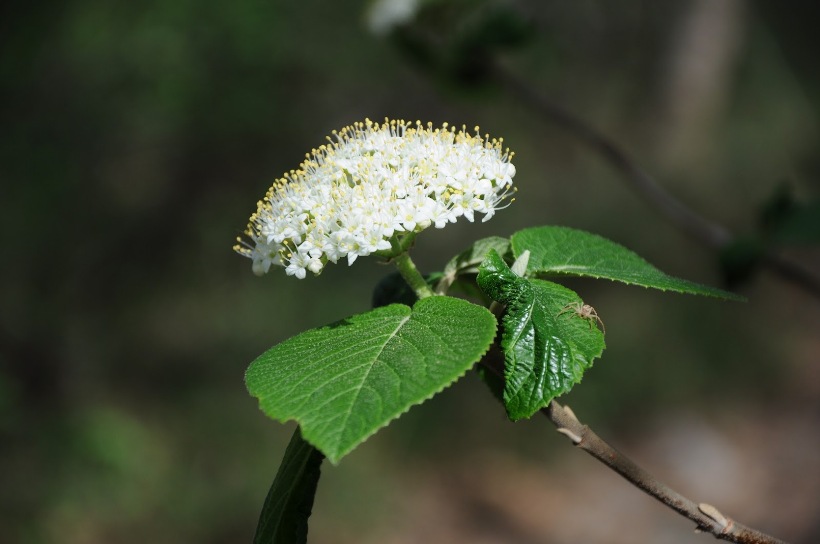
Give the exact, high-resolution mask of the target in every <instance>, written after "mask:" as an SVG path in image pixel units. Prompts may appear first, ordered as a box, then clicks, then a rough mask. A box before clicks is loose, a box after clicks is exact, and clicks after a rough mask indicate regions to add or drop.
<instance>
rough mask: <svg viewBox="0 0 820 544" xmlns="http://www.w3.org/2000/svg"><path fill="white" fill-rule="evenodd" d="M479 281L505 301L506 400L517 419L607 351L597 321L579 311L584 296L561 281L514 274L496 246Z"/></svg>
mask: <svg viewBox="0 0 820 544" xmlns="http://www.w3.org/2000/svg"><path fill="white" fill-rule="evenodd" d="M478 284H479V286H480V287H481V288H482V290H484V292H486V293H487V294H488V295H489V296H490V297H492V298H493V299H495V300H497V301H498V302H501V303H503V304H506V305H507V309H506V313H505V314H504V318H503V320H502V332H501V349H502V350H503V351H504V394H503V398H504V404H505V406H506V408H507V414H508V415H509V417H510V419H512V420H513V421H516V420H519V419H522V418H525V417H530V416H532V415H533V414H534V413H535V412H537V411H538V410H540V409H541V408H543V407H545V406H546V405H547V404H549V402H550V401H551V400H552V399H553V398H555V397H557V396H559V395H562V394H564V393H567V392H568V391H569V390H570V389H572V387H573V386H574V385H575V384H577V383H578V382H580V381H581V378H582V377H583V375H584V372H585V371H586V370H587V369H588V368H590V367H591V366H592V362H593V360H594V359H595V358H596V357H599V356H600V355H601V353H602V352H603V350H604V339H603V334H601V331H600V330H598V327H597V324H596V323H595V322H593V321H589V320H587V319H584V318H582V317H580V316H579V315H577V314H576V312H575V308H576V307H578V308H580V307H581V306H580V305H581V304H582V301H581V299H580V298H579V297H578V295H577V294H575V292H574V291H571V290H570V289H567V288H565V287H562V286H560V285H558V284H555V283H552V282H548V281H542V280H532V279H527V278H521V277H519V276H517V275H515V274H514V273H513V272H512V270H510V268H509V267H508V266H507V264H506V263H505V262H504V260H503V259H501V257H500V256H499V255H498V253H496V252H495V251H491V252H490V253H489V255H488V256H487V259H486V260H485V261H484V263H483V264H482V265H481V269H480V271H479V274H478Z"/></svg>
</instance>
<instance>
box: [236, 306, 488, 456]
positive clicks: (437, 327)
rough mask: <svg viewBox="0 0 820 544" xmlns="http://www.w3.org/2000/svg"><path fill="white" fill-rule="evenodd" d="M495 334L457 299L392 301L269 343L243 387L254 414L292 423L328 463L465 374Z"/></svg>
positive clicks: (479, 310) (483, 313)
mask: <svg viewBox="0 0 820 544" xmlns="http://www.w3.org/2000/svg"><path fill="white" fill-rule="evenodd" d="M495 330H496V322H495V318H494V317H493V315H492V314H491V313H490V312H489V311H488V310H487V309H486V308H483V307H481V306H477V305H475V304H472V303H470V302H467V301H465V300H461V299H456V298H451V297H444V296H434V297H428V298H425V299H423V300H420V301H419V302H417V303H416V304H415V305H414V306H413V308H412V309H411V308H410V307H408V306H405V305H402V304H391V305H389V306H385V307H382V308H377V309H375V310H371V311H369V312H366V313H363V314H358V315H354V316H352V317H350V318H348V319H345V320H342V321H339V322H337V323H334V324H332V325H328V326H326V327H322V328H319V329H313V330H310V331H306V332H304V333H302V334H299V335H297V336H294V337H293V338H290V339H289V340H286V341H285V342H282V343H281V344H279V345H277V346H274V347H273V348H271V349H270V350H268V351H267V352H266V353H264V354H263V355H261V356H260V357H259V358H258V359H256V360H255V361H254V362H253V363H251V366H250V367H249V368H248V371H247V374H246V376H245V382H246V384H247V386H248V390H249V391H250V393H251V394H252V395H253V396H255V397H257V398H258V399H259V405H260V408H261V409H262V411H264V412H265V413H266V414H267V415H268V416H270V417H272V418H274V419H277V420H280V421H287V420H291V419H294V420H296V421H297V422H299V425H300V427H301V429H302V435H303V437H304V438H305V440H307V441H308V442H310V443H311V444H313V445H314V446H316V448H318V449H319V450H320V451H321V452H322V453H324V454H325V455H326V456H327V458H328V459H330V461H331V462H333V463H337V462H338V461H339V459H341V458H342V457H343V456H344V455H346V454H347V453H349V452H350V451H351V450H352V449H353V448H355V447H356V446H357V445H358V444H360V443H361V442H363V441H364V440H365V439H367V438H368V437H369V436H370V435H372V434H373V433H375V432H376V431H377V430H378V429H380V428H381V427H384V426H385V425H387V424H388V423H389V422H390V421H391V420H392V419H394V418H396V417H398V416H399V415H401V414H402V413H404V412H405V411H407V410H408V409H409V408H410V407H411V406H413V405H414V404H418V403H421V402H422V401H424V400H426V399H428V398H430V397H431V396H433V395H434V394H435V393H438V392H439V391H441V390H442V389H444V388H445V387H447V386H448V385H450V384H451V383H453V382H454V381H455V380H457V379H458V378H459V377H461V376H462V375H464V373H465V372H466V371H467V370H468V369H469V368H470V367H471V366H472V365H473V364H474V363H475V362H477V361H478V360H479V359H480V358H481V356H482V355H484V353H485V352H486V351H487V349H488V348H489V346H490V344H491V343H492V341H493V338H494V336H495Z"/></svg>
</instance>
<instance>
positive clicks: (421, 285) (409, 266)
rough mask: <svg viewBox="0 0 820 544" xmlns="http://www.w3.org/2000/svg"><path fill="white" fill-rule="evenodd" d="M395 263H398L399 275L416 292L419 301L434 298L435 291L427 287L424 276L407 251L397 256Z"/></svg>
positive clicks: (394, 259)
mask: <svg viewBox="0 0 820 544" xmlns="http://www.w3.org/2000/svg"><path fill="white" fill-rule="evenodd" d="M393 262H394V263H396V268H398V269H399V274H401V277H402V278H404V281H406V282H407V285H409V286H410V288H411V289H413V291H415V293H416V296H417V297H419V300H421V299H423V298H427V297H431V296H433V290H432V289H430V286H429V285H427V282H426V281H425V280H424V276H422V275H421V272H419V269H418V268H416V265H415V264H414V263H413V260H412V259H410V255H409V254H408V253H407V252H406V251H405V252H402V253H399V254H398V255H396V256H395V257H394V258H393Z"/></svg>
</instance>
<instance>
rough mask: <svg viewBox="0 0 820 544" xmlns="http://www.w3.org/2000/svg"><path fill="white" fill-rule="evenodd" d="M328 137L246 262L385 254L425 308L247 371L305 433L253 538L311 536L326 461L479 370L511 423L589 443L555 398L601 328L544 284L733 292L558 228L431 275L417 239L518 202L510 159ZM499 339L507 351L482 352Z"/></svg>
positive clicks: (459, 135) (268, 216) (243, 243)
mask: <svg viewBox="0 0 820 544" xmlns="http://www.w3.org/2000/svg"><path fill="white" fill-rule="evenodd" d="M329 140H330V141H329V144H326V145H323V146H320V147H319V148H318V149H314V150H313V151H312V152H311V153H310V154H309V155H308V156H307V159H306V160H305V162H303V163H302V165H301V166H300V167H299V169H297V170H292V171H291V172H289V173H288V174H286V175H285V176H284V177H283V178H281V179H279V180H277V181H276V182H275V183H274V184H273V186H272V187H271V188H270V190H269V191H268V193H267V195H266V196H265V199H264V200H262V201H261V202H259V204H258V206H257V210H256V212H255V213H254V214H253V215H252V216H251V219H250V223H249V225H248V228H247V231H246V235H247V239H244V240H243V239H240V240H239V243H238V244H237V246H235V249H236V251H237V252H239V253H240V254H241V255H243V256H245V257H249V258H250V259H252V260H253V271H254V272H255V273H257V274H264V273H266V272H268V271H269V270H270V268H271V266H272V265H276V266H282V267H284V268H285V272H286V273H287V274H288V275H291V276H296V277H297V278H304V277H305V276H306V273H307V271H310V272H313V273H314V274H319V273H320V272H321V271H322V269H323V268H324V267H325V265H326V264H327V263H328V262H333V263H335V262H337V261H338V260H339V259H342V258H346V259H347V262H348V264H352V263H353V262H354V261H355V260H356V259H357V258H358V257H364V256H367V255H376V256H379V257H381V258H383V259H385V260H388V261H391V262H393V263H395V265H396V266H397V268H398V271H399V273H400V276H401V278H402V279H403V280H404V281H405V282H406V283H407V285H408V286H409V287H410V288H411V289H412V292H413V293H414V294H415V299H417V300H416V301H415V303H414V304H413V305H412V306H409V305H406V304H401V303H398V301H395V303H390V302H394V301H388V302H387V304H386V305H384V306H381V307H378V308H375V309H373V310H371V311H369V312H365V313H362V314H358V315H354V316H350V317H349V318H347V319H344V320H342V321H340V322H338V323H335V324H332V325H330V326H327V327H320V328H317V329H313V330H309V331H306V332H304V333H301V334H299V335H297V336H295V337H293V338H290V339H288V340H286V341H284V342H282V343H280V344H278V345H276V346H274V347H273V348H271V349H270V350H268V351H267V352H265V353H264V354H262V355H261V356H259V357H258V358H257V359H256V360H255V361H254V362H253V363H252V364H251V366H250V367H249V368H248V371H247V374H246V377H245V381H246V384H247V386H248V390H249V391H250V393H251V394H252V395H253V396H255V397H256V398H257V399H258V400H259V405H260V408H261V409H262V410H263V411H264V412H265V413H266V414H267V415H268V416H270V417H271V418H273V419H277V420H280V421H288V420H296V421H297V422H298V423H299V430H297V432H296V433H295V434H294V438H293V439H292V441H291V444H290V446H289V447H288V450H287V452H286V453H285V459H284V461H283V463H282V466H281V468H280V471H279V474H277V477H276V479H275V481H274V483H273V486H272V487H271V491H270V493H269V495H268V499H267V500H266V502H265V506H264V508H263V512H262V516H261V518H260V524H259V528H258V529H257V538H256V542H260V543H261V542H288V543H290V542H304V541H305V539H306V535H307V516H308V515H309V513H310V508H311V505H312V503H313V496H314V493H315V490H316V485H317V483H318V479H319V466H320V465H321V463H322V460H323V459H324V457H327V458H328V459H329V460H330V461H331V462H333V463H337V462H339V461H340V460H341V459H342V458H343V457H344V456H345V455H347V454H348V453H349V452H350V451H352V450H353V449H354V448H355V447H357V446H358V445H359V444H361V443H362V442H364V441H365V440H366V439H367V438H368V437H369V436H371V435H372V434H373V433H375V432H377V431H378V430H379V429H381V428H382V427H384V426H385V425H387V424H388V423H390V421H392V420H393V419H395V418H397V417H398V416H400V415H401V414H402V413H404V412H406V411H407V410H408V409H410V408H411V407H412V406H414V405H416V404H419V403H421V402H423V401H425V400H427V399H428V398H430V397H431V396H432V395H434V394H436V393H438V392H439V391H441V390H442V389H444V388H445V387H447V386H449V385H450V384H452V383H453V382H455V381H456V380H457V379H458V378H460V377H461V376H463V375H464V374H465V373H466V372H467V371H468V370H470V369H471V368H472V367H473V366H475V365H476V363H480V366H479V368H480V374H481V376H482V378H483V379H484V380H485V382H486V383H487V385H488V386H489V387H490V388H491V389H492V390H493V392H494V393H496V394H497V396H498V398H499V399H500V400H501V402H502V403H503V405H504V408H505V410H506V412H507V415H508V417H509V418H510V419H511V420H513V421H516V420H519V419H523V418H528V417H531V416H532V415H533V414H535V413H537V412H539V411H542V410H544V409H548V410H551V413H552V414H564V415H563V416H560V417H561V418H563V419H561V421H562V422H563V423H562V426H564V423H566V425H569V426H571V427H574V428H575V429H576V430H574V431H573V430H570V429H568V428H563V431H564V432H565V433H566V434H567V436H570V437H571V438H572V440H573V441H576V443H577V444H580V443H581V442H582V441H583V438H582V437H581V436H579V434H578V433H585V432H586V431H585V430H584V428H583V427H582V426H581V425H580V424H578V425H575V423H578V422H577V420H575V419H574V416H570V415H569V414H571V412H565V411H563V409H561V410H559V409H558V408H555V407H556V406H557V405H556V404H555V403H554V402H553V399H554V398H555V397H558V396H560V395H563V394H564V393H566V392H568V391H570V390H571V389H572V388H573V387H574V386H575V385H577V384H578V383H579V382H580V381H581V379H582V377H583V375H584V374H585V372H586V371H587V370H588V369H589V368H590V367H591V366H592V363H593V361H594V360H595V359H596V358H598V357H600V356H601V354H602V352H603V350H604V334H603V330H602V329H603V321H602V320H601V319H602V318H600V317H599V316H598V314H597V312H596V311H595V309H594V308H593V307H592V306H590V305H588V304H586V303H585V302H584V301H583V300H582V299H581V298H580V297H579V296H578V294H577V293H575V292H574V291H571V290H570V289H567V288H566V287H563V286H561V285H559V284H557V283H554V282H552V281H545V280H543V279H539V278H538V276H539V275H542V274H550V275H551V276H553V277H554V276H556V275H573V276H589V277H595V278H606V279H610V280H615V281H621V282H624V283H628V284H632V285H640V286H643V287H651V288H655V289H661V290H671V291H677V292H681V293H691V294H700V295H709V296H715V297H721V298H729V299H731V298H735V299H736V298H738V297H735V296H734V295H732V294H730V293H726V292H724V291H721V290H719V289H714V288H711V287H705V286H702V285H698V284H695V283H692V282H688V281H685V280H681V279H677V278H673V277H671V276H668V275H666V274H664V273H663V272H661V271H660V270H658V269H657V268H655V267H654V266H652V265H650V264H649V263H647V262H646V261H645V260H643V259H642V258H640V257H639V256H637V255H636V254H634V253H633V252H631V251H629V250H628V249H626V248H624V247H622V246H620V245H618V244H616V243H614V242H611V241H609V240H606V239H604V238H601V237H600V236H596V235H594V234H590V233H587V232H583V231H578V230H574V229H568V228H565V227H556V226H545V227H535V228H528V229H524V230H522V231H519V232H517V233H515V234H513V235H512V236H511V237H510V238H509V239H506V238H499V237H491V238H485V239H483V240H478V241H476V242H475V243H474V244H473V245H472V246H471V247H469V248H467V249H466V250H465V251H463V252H462V253H460V254H458V255H456V256H455V257H453V259H451V260H450V262H448V263H447V264H446V265H445V266H444V268H443V271H442V272H441V273H440V274H433V275H429V276H426V277H425V276H423V275H422V274H421V273H420V272H419V271H418V270H417V269H416V267H415V265H414V264H413V262H412V260H411V259H410V257H409V250H410V248H411V247H412V245H413V244H412V242H413V240H414V238H415V236H416V235H417V234H418V233H419V232H421V231H423V230H425V229H427V228H429V227H431V226H434V227H436V228H442V227H444V226H445V225H447V224H448V223H452V222H455V221H456V220H458V218H460V217H465V218H466V219H467V220H468V221H474V220H475V217H476V214H480V215H481V218H482V220H483V221H486V220H488V219H490V218H491V217H493V215H494V214H495V212H496V211H497V210H498V209H500V208H501V207H504V206H500V204H502V203H503V202H504V201H505V199H507V198H508V196H509V195H510V194H511V193H512V192H513V188H512V178H513V176H514V175H515V167H514V166H513V165H512V163H511V162H510V160H511V159H512V157H513V154H512V153H511V152H509V151H507V150H504V149H502V141H501V140H500V139H499V140H491V139H489V137H482V136H480V135H479V133H478V129H475V132H474V134H469V133H467V132H466V131H465V130H464V129H462V130H460V131H456V130H454V129H452V128H449V127H448V126H447V125H443V126H442V127H441V128H435V129H434V128H433V127H432V125H429V124H428V125H426V126H424V125H422V124H421V123H419V122H416V123H415V124H409V123H406V122H404V121H385V122H384V123H382V124H375V123H372V122H371V121H365V122H363V123H356V124H353V125H352V126H349V127H346V128H344V129H342V130H341V131H339V132H334V133H333V137H332V138H330V139H329ZM511 201H512V199H510V202H511ZM457 283H461V284H462V285H463V286H464V285H468V286H469V285H471V289H469V290H470V291H471V292H474V293H478V296H483V297H484V299H485V300H484V303H485V304H484V305H481V304H474V303H472V302H469V301H467V300H464V299H461V298H456V297H452V296H448V295H447V293H448V292H449V291H450V289H451V287H452V286H453V285H455V284H457ZM499 325H500V334H499V331H498V328H499ZM599 325H600V328H599ZM496 340H498V347H499V350H496V351H494V352H493V351H489V348H490V346H491V345H492V344H493V342H495V341H496ZM498 353H501V354H503V360H498V358H497V357H495V354H498ZM556 417H558V416H556ZM616 457H617V456H616ZM603 458H606V459H611V458H613V456H612V455H611V454H609V453H605V454H603ZM707 506H708V505H707ZM713 519H714V518H713Z"/></svg>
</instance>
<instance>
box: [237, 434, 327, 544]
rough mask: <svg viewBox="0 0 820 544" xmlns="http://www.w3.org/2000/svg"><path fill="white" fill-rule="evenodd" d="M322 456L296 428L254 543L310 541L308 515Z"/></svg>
mask: <svg viewBox="0 0 820 544" xmlns="http://www.w3.org/2000/svg"><path fill="white" fill-rule="evenodd" d="M323 459H324V455H322V454H321V453H320V452H319V450H317V449H316V448H314V447H313V446H311V445H310V444H308V443H307V442H305V441H304V440H303V439H302V434H301V433H300V432H299V429H298V428H297V429H296V430H295V431H294V432H293V437H292V438H291V439H290V444H288V448H287V450H285V457H284V458H283V459H282V464H281V465H279V471H278V472H277V473H276V478H275V479H274V480H273V484H272V485H271V487H270V491H268V496H267V497H266V498H265V504H264V505H263V506H262V513H261V514H260V515H259V524H258V525H257V526H256V535H254V537H253V543H254V544H297V543H304V542H307V531H308V518H309V517H310V512H311V510H312V509H313V498H314V496H315V495H316V486H317V485H318V483H319V476H320V472H321V465H322V460H323Z"/></svg>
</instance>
